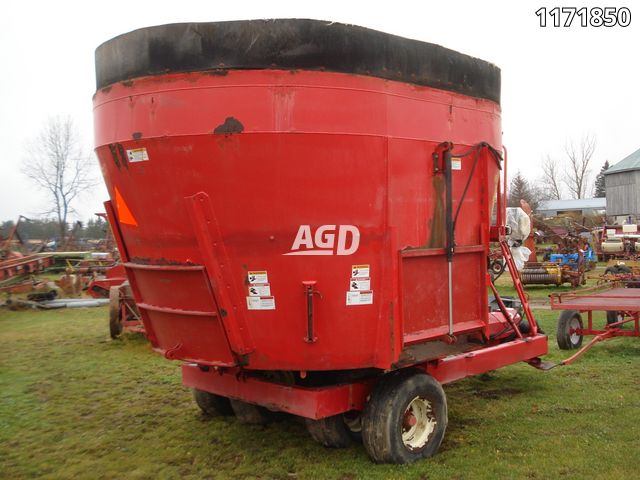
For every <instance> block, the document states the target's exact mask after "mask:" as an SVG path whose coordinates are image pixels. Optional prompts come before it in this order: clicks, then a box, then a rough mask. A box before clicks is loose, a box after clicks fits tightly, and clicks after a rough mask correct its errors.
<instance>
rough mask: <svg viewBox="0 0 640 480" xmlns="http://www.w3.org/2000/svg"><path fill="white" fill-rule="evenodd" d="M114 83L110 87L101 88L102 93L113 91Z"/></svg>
mask: <svg viewBox="0 0 640 480" xmlns="http://www.w3.org/2000/svg"><path fill="white" fill-rule="evenodd" d="M111 88H112V85H109V86H108V87H104V88H102V89H100V91H101V92H102V93H109V92H110V91H111Z"/></svg>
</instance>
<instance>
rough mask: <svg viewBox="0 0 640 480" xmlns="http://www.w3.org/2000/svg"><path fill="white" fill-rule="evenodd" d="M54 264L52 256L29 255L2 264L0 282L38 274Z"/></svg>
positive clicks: (0, 264) (0, 266)
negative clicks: (19, 276)
mask: <svg viewBox="0 0 640 480" xmlns="http://www.w3.org/2000/svg"><path fill="white" fill-rule="evenodd" d="M52 264H53V256H51V255H29V256H27V257H20V258H12V259H10V260H5V261H3V262H0V280H6V279H8V278H11V277H15V276H17V275H26V274H30V273H36V272H39V271H41V270H44V269H45V268H47V267H49V266H51V265H52Z"/></svg>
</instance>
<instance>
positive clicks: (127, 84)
mask: <svg viewBox="0 0 640 480" xmlns="http://www.w3.org/2000/svg"><path fill="white" fill-rule="evenodd" d="M120 83H121V84H122V85H123V86H125V87H132V86H133V80H125V81H124V82H120Z"/></svg>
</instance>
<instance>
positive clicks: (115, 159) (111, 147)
mask: <svg viewBox="0 0 640 480" xmlns="http://www.w3.org/2000/svg"><path fill="white" fill-rule="evenodd" d="M109 151H110V152H111V157H113V163H115V164H116V167H118V170H120V160H118V152H117V150H116V146H115V145H114V144H113V143H110V144H109Z"/></svg>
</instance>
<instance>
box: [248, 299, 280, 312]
mask: <svg viewBox="0 0 640 480" xmlns="http://www.w3.org/2000/svg"><path fill="white" fill-rule="evenodd" d="M247 308H248V309H249V310H275V309H276V298H275V297H247Z"/></svg>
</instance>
